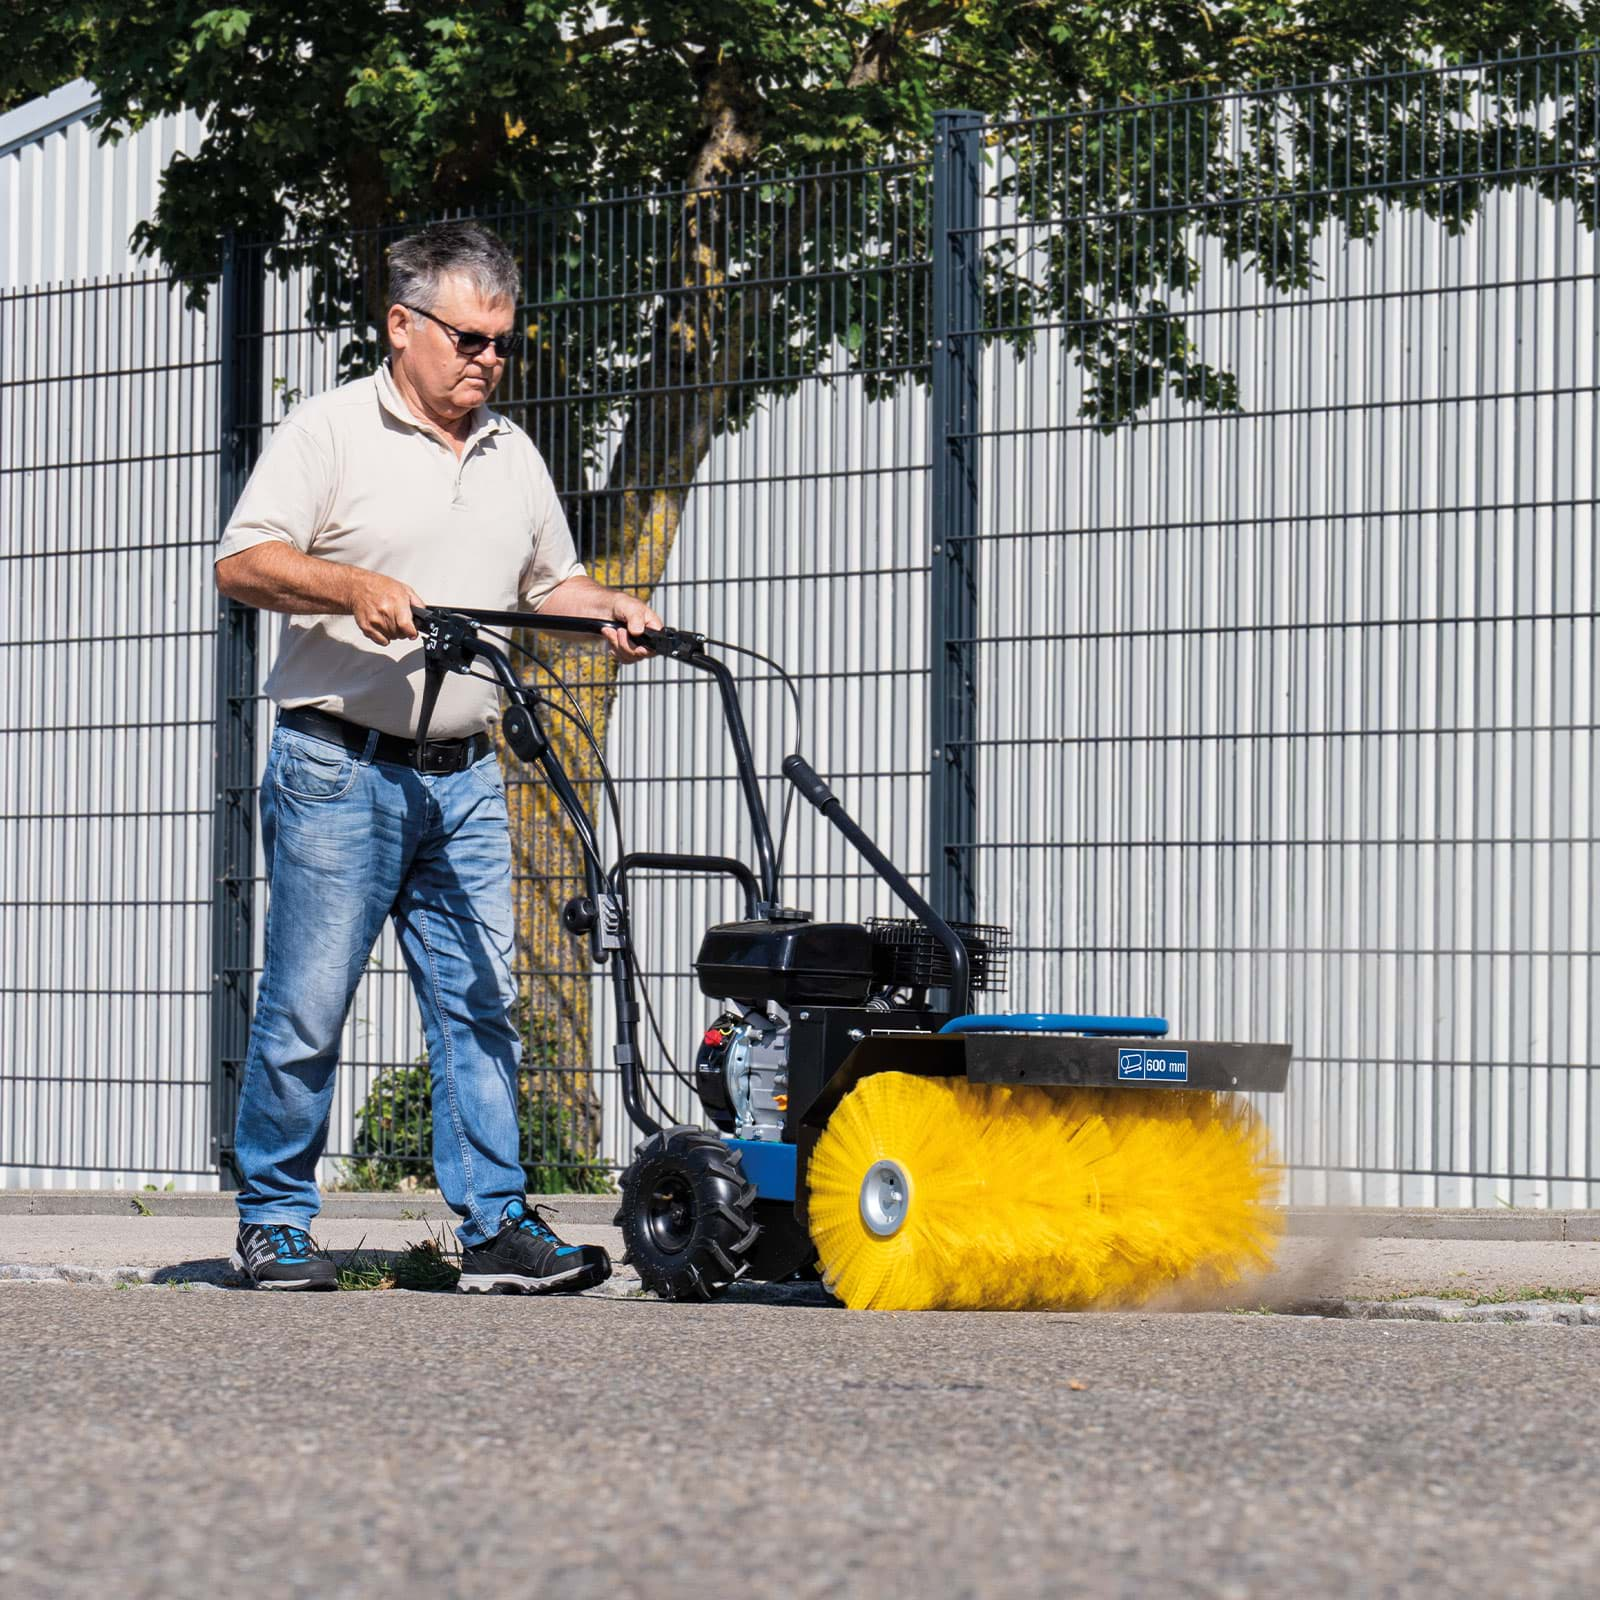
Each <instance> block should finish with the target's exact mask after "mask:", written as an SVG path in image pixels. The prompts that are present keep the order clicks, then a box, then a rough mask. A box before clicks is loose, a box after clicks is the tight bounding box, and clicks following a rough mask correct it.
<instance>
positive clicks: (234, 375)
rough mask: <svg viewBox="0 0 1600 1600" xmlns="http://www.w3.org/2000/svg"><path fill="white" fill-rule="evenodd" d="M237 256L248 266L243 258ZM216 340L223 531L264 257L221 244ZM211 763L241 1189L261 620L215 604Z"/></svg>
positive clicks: (258, 330) (253, 368)
mask: <svg viewBox="0 0 1600 1600" xmlns="http://www.w3.org/2000/svg"><path fill="white" fill-rule="evenodd" d="M241 257H242V258H243V259H241ZM220 298H221V328H220V330H219V334H218V355H219V358H220V361H219V365H220V370H219V384H218V412H219V415H218V427H217V434H218V445H219V452H218V471H217V528H218V532H219V533H220V532H221V529H222V527H223V526H224V525H225V524H226V523H227V520H228V518H229V516H230V515H232V512H233V507H234V503H235V502H236V501H237V500H238V498H239V494H240V491H241V490H242V489H243V488H244V484H245V479H246V478H248V477H249V475H250V468H251V467H252V466H253V465H254V462H255V458H256V454H257V452H258V450H259V448H260V442H261V378H262V374H261V360H262V313H263V310H264V305H265V276H264V271H263V262H262V260H261V254H260V252H259V251H257V250H241V249H239V248H238V246H237V245H236V243H235V241H234V238H233V236H232V234H229V235H228V237H227V238H226V240H225V241H224V243H223V252H222V285H221V294H220ZM218 599H219V605H218V611H217V653H216V704H215V713H214V714H215V718H216V729H215V740H214V744H213V762H214V769H215V770H214V776H215V787H214V791H213V792H214V795H215V799H214V802H213V805H214V813H213V818H212V902H211V1155H212V1159H213V1160H214V1161H215V1162H216V1164H217V1168H218V1171H219V1172H220V1174H221V1177H222V1181H223V1184H224V1185H225V1186H237V1184H238V1171H237V1168H236V1167H235V1165H234V1160H233V1148H234V1146H233V1124H234V1119H235V1115H236V1112H237V1109H238V1104H239V1074H240V1070H241V1068H242V1067H243V1064H244V1057H245V1051H246V1048H247V1047H248V1044H249V1040H250V975H251V964H252V958H253V955H254V947H255V937H254V936H255V871H256V861H255V809H256V807H255V800H256V795H255V783H256V704H257V687H256V657H257V634H258V627H257V618H258V613H257V612H256V611H255V609H254V608H253V607H250V606H243V605H240V604H239V603H238V602H237V601H235V600H229V599H227V598H225V597H223V596H219V597H218Z"/></svg>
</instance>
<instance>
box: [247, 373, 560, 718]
mask: <svg viewBox="0 0 1600 1600" xmlns="http://www.w3.org/2000/svg"><path fill="white" fill-rule="evenodd" d="M268 539H281V540H282V541H283V542H284V543H285V544H291V545H293V546H294V547H295V548H296V549H297V550H303V551H304V552H305V553H306V554H307V555H310V556H317V557H320V558H321V559H322V560H324V561H339V562H343V563H346V564H347V565H350V566H356V567H365V568H367V570H368V571H370V572H381V573H383V574H384V575H385V576H386V577H390V578H398V579H400V580H401V581H402V582H404V583H409V584H410V585H411V587H412V588H413V589H415V590H416V591H417V593H418V594H419V595H421V596H422V598H423V599H424V600H425V601H426V602H428V603H429V604H430V605H440V606H476V607H479V608H482V609H486V610H493V611H537V610H538V609H539V607H540V606H541V605H543V603H544V601H545V599H546V598H547V597H548V595H549V594H550V591H551V590H552V589H554V588H555V586H556V585H557V584H558V583H562V582H564V581H565V580H566V579H567V578H570V577H573V576H575V575H577V574H580V573H582V571H583V566H582V563H580V562H579V560H578V558H577V554H576V552H575V551H574V549H573V545H572V535H571V533H570V532H569V531H568V528H567V520H566V518H565V517H564V516H563V515H562V512H561V506H560V503H559V502H558V500H557V499H556V492H555V486H554V485H553V484H552V483H551V481H550V474H549V472H548V471H547V470H546V469H545V464H544V462H543V461H542V460H541V459H540V457H539V452H538V451H537V450H535V449H534V447H533V442H532V441H531V440H530V439H529V438H528V436H527V435H526V434H525V433H523V431H522V430H521V429H520V428H518V427H516V426H515V425H514V424H513V423H511V422H509V421H508V420H507V419H506V418H505V417H502V416H500V415H499V414H498V413H496V412H494V411H491V410H490V409H489V408H488V407H487V406H479V407H478V409H477V411H476V412H475V413H474V414H473V418H472V435H471V437H470V438H469V439H468V441H467V444H466V448H465V449H464V450H463V451H462V453H461V456H460V459H459V460H458V459H457V457H456V454H455V451H454V450H452V449H451V447H450V444H449V441H448V440H447V439H446V438H445V437H444V435H443V434H441V433H439V432H437V431H436V430H435V429H434V428H433V427H432V426H431V425H430V424H428V423H426V422H423V421H422V420H421V419H420V418H418V417H417V416H415V415H414V414H413V413H412V411H411V408H410V407H409V406H408V405H407V404H406V402H405V400H404V399H403V398H402V397H401V395H400V392H399V390H398V389H396V388H395V384H394V379H393V378H392V377H391V376H390V373H389V368H388V366H387V364H385V365H384V366H383V367H382V368H380V369H379V371H378V372H377V373H376V374H375V375H374V376H372V377H370V378H361V379H358V380H357V381H356V382H355V383H350V384H346V385H345V386H344V387H343V388H341V389H334V390H332V391H330V392H329V393H327V394H322V395H318V396H317V397H316V398H315V399H314V400H308V401H306V402H305V404H304V405H300V406H296V407H295V409H294V410H293V411H291V412H290V413H289V415H288V416H287V417H286V418H285V419H284V420H283V422H282V423H281V424H279V426H278V428H277V431H276V432H275V433H274V434H273V437H272V440H271V442H270V443H269V444H268V446H267V448H266V450H265V451H264V452H263V454H262V457H261V460H260V462H259V463H258V464H257V466H256V469H255V471H254V472H252V473H251V474H250V481H249V482H248V483H247V484H246V485H245V489H244V493H243V494H242V495H240V497H239V503H238V506H237V507H236V508H235V510H234V513H233V518H232V520H231V521H230V522H229V523H228V526H227V527H226V528H224V529H223V532H222V538H221V539H220V540H219V541H218V544H217V552H216V559H217V560H218V561H221V560H222V559H223V558H224V557H226V556H232V555H237V554H238V553H239V552H240V551H241V550H248V549H250V547H251V546H252V545H258V544H261V543H263V542H265V541H266V540H268ZM422 665H423V662H422V646H421V645H420V644H419V643H418V642H417V641H416V640H415V639H398V640H396V641H394V642H393V643H392V644H388V645H377V644H374V643H373V642H372V641H371V640H370V639H368V638H367V637H366V636H365V635H364V634H363V633H362V632H361V630H360V628H358V627H357V626H356V622H355V618H354V617H339V616H285V617H284V619H283V625H282V629H281V631H280V634H279V640H278V653H277V657H276V659H275V660H274V662H273V665H272V671H271V673H270V674H269V675H268V677H267V683H266V692H267V693H268V694H269V695H270V696H271V697H272V698H273V699H274V700H275V701H277V703H278V704H279V705H280V706H284V707H291V706H314V707H317V708H318V709H320V710H323V711H328V712H331V713H332V714H333V715H334V716H339V717H344V718H346V719H347V720H349V721H351V722H358V723H362V724H364V725H365V726H367V727H369V728H377V729H380V730H381V731H382V732H384V733H395V734H400V735H402V736H411V735H414V734H415V733H416V730H417V716H418V712H419V710H420V707H421V703H422V683H423V673H422ZM498 713H499V701H498V692H497V690H496V689H495V688H494V686H493V685H492V684H489V683H485V682H482V681H480V680H478V679H475V678H469V677H464V676H462V675H461V674H459V673H451V674H450V675H449V676H448V677H447V678H446V679H445V681H444V687H443V689H442V690H441V691H440V694H439V702H438V705H437V706H436V707H435V709H434V714H433V721H432V723H431V724H430V726H429V730H428V731H429V736H430V737H437V738H441V739H448V738H458V737H460V736H461V735H463V734H468V733H475V732H477V731H478V730H479V729H481V728H485V727H487V726H488V725H489V723H490V722H492V721H493V720H494V719H495V717H496V716H497V715H498Z"/></svg>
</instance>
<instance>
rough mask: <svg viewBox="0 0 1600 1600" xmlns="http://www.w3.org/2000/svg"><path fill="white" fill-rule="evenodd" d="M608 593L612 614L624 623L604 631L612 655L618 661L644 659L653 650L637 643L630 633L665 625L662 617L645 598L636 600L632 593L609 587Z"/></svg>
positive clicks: (638, 632)
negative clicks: (647, 603)
mask: <svg viewBox="0 0 1600 1600" xmlns="http://www.w3.org/2000/svg"><path fill="white" fill-rule="evenodd" d="M606 595H607V598H608V599H609V600H610V601H611V615H612V616H613V617H615V618H616V619H617V621H618V622H619V623H621V624H622V626H621V627H619V628H606V629H605V630H604V631H603V635H602V637H603V638H604V639H605V641H606V643H607V644H608V645H610V646H611V653H612V655H614V656H615V657H616V658H617V660H618V661H643V660H644V659H645V657H646V656H648V655H651V654H652V653H653V652H652V651H651V650H650V649H649V648H648V647H647V646H645V645H642V644H635V643H634V642H633V640H632V638H630V637H629V635H630V634H640V633H643V632H644V631H645V629H647V628H650V629H655V628H660V627H663V626H664V624H663V623H662V621H661V618H660V617H658V616H657V615H656V614H655V612H653V611H652V610H651V609H650V607H649V606H647V605H646V604H645V603H644V601H643V600H636V599H634V597H633V596H632V595H631V594H622V593H620V592H618V591H617V590H615V589H608V590H607V591H606Z"/></svg>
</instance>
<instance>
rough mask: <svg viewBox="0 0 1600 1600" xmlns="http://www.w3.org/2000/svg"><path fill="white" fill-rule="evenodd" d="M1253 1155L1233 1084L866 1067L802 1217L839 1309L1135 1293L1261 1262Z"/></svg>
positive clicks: (1256, 1143)
mask: <svg viewBox="0 0 1600 1600" xmlns="http://www.w3.org/2000/svg"><path fill="white" fill-rule="evenodd" d="M1267 1160H1268V1148H1267V1138H1266V1131H1265V1129H1264V1127H1263V1126H1262V1125H1261V1122H1260V1120H1259V1119H1258V1118H1257V1117H1256V1116H1255V1115H1254V1113H1253V1112H1251V1111H1250V1110H1249V1108H1248V1107H1247V1106H1245V1105H1244V1104H1243V1103H1242V1102H1238V1101H1235V1100H1233V1099H1231V1098H1229V1097H1218V1096H1216V1095H1212V1094H1206V1093H1199V1092H1194V1091H1184V1092H1175V1091H1160V1090H1154V1091H1140V1090H1130V1089H1036V1088H1027V1087H1022V1088H1013V1087H1006V1086H1002V1085H990V1084H973V1083H968V1082H967V1081H966V1080H965V1079H959V1078H924V1077H917V1076H913V1075H911V1074H907V1073H902V1072H884V1073H877V1074H875V1075H873V1076H871V1077H868V1078H865V1079H863V1080H862V1081H861V1082H860V1083H859V1084H858V1085H857V1086H856V1087H855V1088H854V1089H853V1090H852V1091H851V1092H850V1093H849V1094H848V1095H847V1096H846V1097H845V1098H844V1099H843V1100H842V1101H841V1102H840V1104H839V1107H838V1109H837V1110H836V1111H835V1112H834V1113H833V1115H832V1117H830V1118H829V1120H828V1124H827V1127H826V1128H825V1129H824V1130H823V1132H822V1134H821V1136H820V1137H819V1139H818V1141H817V1145H816V1148H815V1150H814V1151H813V1153H812V1157H811V1165H810V1168H809V1188H810V1199H809V1206H810V1216H811V1235H812V1240H813V1242H814V1243H815V1245H816V1247H817V1254H818V1257H819V1259H820V1261H821V1263H822V1269H823V1276H824V1279H825V1280H826V1282H827V1284H828V1286H829V1288H830V1289H832V1291H833V1292H834V1293H835V1294H836V1295H838V1297H839V1298H840V1299H841V1300H843V1301H844V1303H845V1304H846V1305H847V1306H849V1307H850V1308H851V1309H852V1310H868V1309H871V1310H879V1311H913V1310H931V1309H935V1308H943V1309H947V1310H1053V1309H1064V1308H1068V1307H1081V1306H1090V1305H1100V1306H1113V1305H1131V1304H1137V1303H1138V1302H1140V1301H1142V1300H1145V1299H1148V1298H1149V1296H1150V1295H1151V1294H1153V1293H1155V1292H1156V1291H1157V1290H1159V1289H1162V1288H1165V1287H1166V1286H1168V1285H1170V1284H1174V1283H1178V1282H1193V1281H1200V1282H1204V1283H1212V1284H1223V1283H1230V1282H1234V1281H1236V1280H1237V1279H1238V1278H1239V1276H1240V1275H1241V1273H1242V1272H1244V1271H1245V1270H1247V1269H1249V1268H1252V1267H1258V1266H1263V1265H1265V1264H1266V1262H1267V1261H1268V1259H1269V1258H1270V1252H1271V1243H1272V1239H1273V1236H1274V1234H1275V1232H1276V1227H1277V1224H1276V1220H1275V1218H1274V1216H1273V1214H1272V1212H1271V1211H1269V1210H1268V1209H1267V1208H1268V1206H1269V1204H1270V1202H1271V1200H1272V1199H1273V1197H1274V1193H1275V1189H1276V1182H1275V1179H1274V1178H1273V1176H1272V1174H1271V1173H1270V1172H1269V1171H1268V1170H1267Z"/></svg>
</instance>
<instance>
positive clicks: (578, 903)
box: [561, 894, 600, 938]
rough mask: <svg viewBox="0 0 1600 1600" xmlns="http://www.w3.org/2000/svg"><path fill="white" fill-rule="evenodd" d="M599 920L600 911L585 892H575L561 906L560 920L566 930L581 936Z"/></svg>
mask: <svg viewBox="0 0 1600 1600" xmlns="http://www.w3.org/2000/svg"><path fill="white" fill-rule="evenodd" d="M599 920H600V912H599V909H598V907H596V905H595V903H594V901H593V900H591V899H590V898H589V896H588V895H586V894H575V895H573V897H572V898H571V899H570V900H569V901H567V903H566V905H564V906H563V907H562V908H561V922H562V925H563V926H564V927H565V928H566V930H567V932H568V933H570V934H573V935H575V936H576V937H578V938H582V937H583V935H584V934H586V933H588V932H589V931H590V930H591V929H592V928H593V927H594V925H595V923H596V922H598V921H599Z"/></svg>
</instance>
